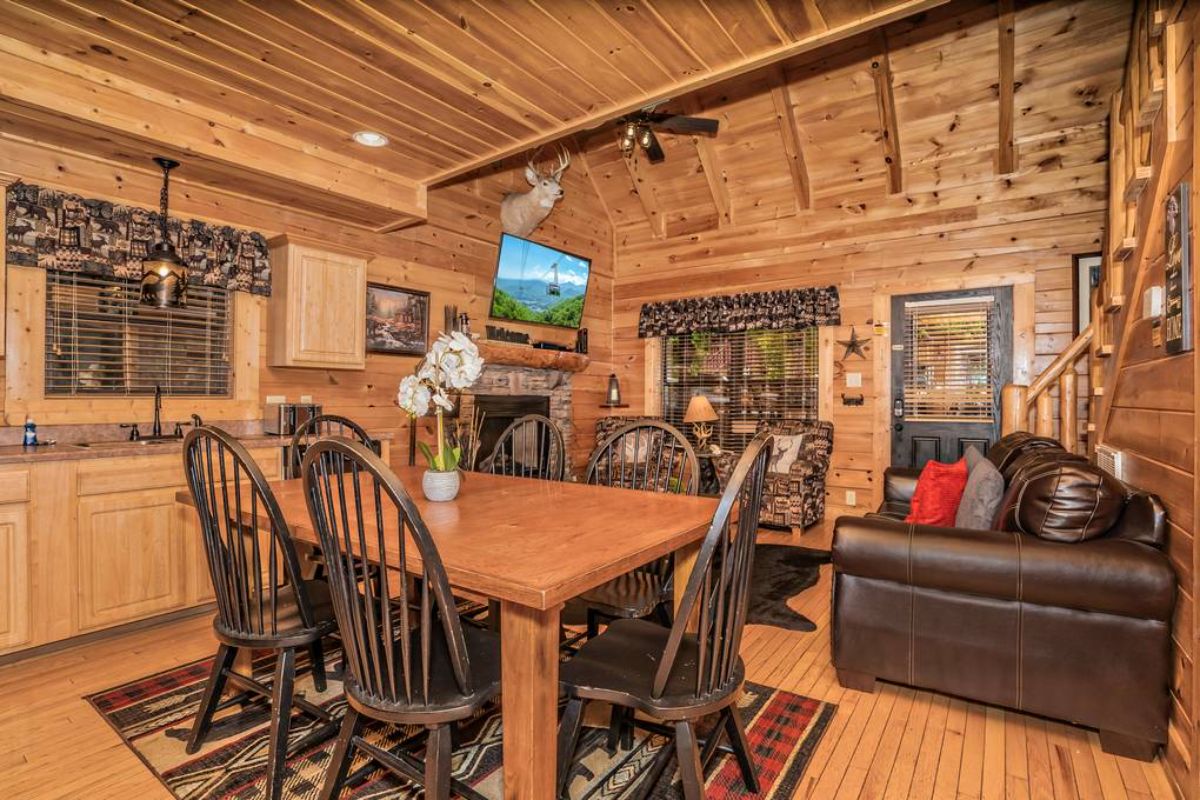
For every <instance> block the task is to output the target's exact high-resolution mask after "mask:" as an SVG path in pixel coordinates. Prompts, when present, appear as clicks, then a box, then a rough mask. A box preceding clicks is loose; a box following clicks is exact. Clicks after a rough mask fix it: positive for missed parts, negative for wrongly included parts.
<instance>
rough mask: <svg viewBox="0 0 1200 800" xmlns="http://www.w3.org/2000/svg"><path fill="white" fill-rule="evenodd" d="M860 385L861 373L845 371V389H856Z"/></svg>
mask: <svg viewBox="0 0 1200 800" xmlns="http://www.w3.org/2000/svg"><path fill="white" fill-rule="evenodd" d="M861 386H862V373H861V372H847V373H846V388H847V389H858V388H860V387H861Z"/></svg>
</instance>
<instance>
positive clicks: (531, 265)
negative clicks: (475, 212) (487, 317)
mask: <svg viewBox="0 0 1200 800" xmlns="http://www.w3.org/2000/svg"><path fill="white" fill-rule="evenodd" d="M591 266H592V262H591V260H590V259H587V258H584V257H582V256H577V255H574V254H572V253H567V252H564V251H562V250H555V249H554V248H553V247H547V246H546V245H544V244H538V243H537V242H531V241H529V240H528V239H522V238H521V237H519V236H513V235H512V234H508V233H505V234H502V235H501V236H500V255H499V257H498V258H497V260H496V282H495V285H494V286H493V288H492V310H491V316H492V318H493V319H502V320H508V321H510V322H532V323H534V324H538V325H554V326H557V327H560V328H578V327H579V323H580V322H581V321H582V320H583V301H584V298H585V297H586V296H587V285H588V273H589V272H590V271H591Z"/></svg>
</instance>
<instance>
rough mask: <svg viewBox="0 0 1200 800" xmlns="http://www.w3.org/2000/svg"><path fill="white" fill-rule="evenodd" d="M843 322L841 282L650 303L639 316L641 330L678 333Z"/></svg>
mask: <svg viewBox="0 0 1200 800" xmlns="http://www.w3.org/2000/svg"><path fill="white" fill-rule="evenodd" d="M841 323H842V309H841V300H840V298H839V297H838V290H837V287H836V286H821V287H815V288H809V289H780V290H778V291H772V292H743V293H741V294H724V295H713V296H710V297H686V298H682V299H679V300H663V301H660V302H657V303H646V304H645V305H643V306H642V313H641V316H640V317H639V319H638V336H640V337H642V338H648V337H651V336H676V335H679V334H686V333H694V332H696V331H712V332H714V333H732V332H735V331H751V330H799V329H801V328H811V327H813V326H816V325H840V324H841Z"/></svg>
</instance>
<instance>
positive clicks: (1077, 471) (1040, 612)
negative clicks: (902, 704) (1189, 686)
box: [832, 434, 1175, 760]
mask: <svg viewBox="0 0 1200 800" xmlns="http://www.w3.org/2000/svg"><path fill="white" fill-rule="evenodd" d="M1035 451H1036V452H1035ZM988 458H989V459H990V460H991V461H992V463H993V464H995V465H996V466H997V468H999V469H1000V471H1001V473H1002V474H1003V475H1004V476H1005V478H1006V481H1007V484H1006V491H1005V495H1004V499H1003V501H1002V503H1001V509H1000V511H999V513H998V514H997V517H996V521H995V524H994V525H993V529H992V530H965V529H958V528H938V527H932V526H926V525H915V524H909V523H906V522H904V521H903V517H904V515H905V514H907V511H908V509H907V504H908V501H909V500H910V499H911V497H912V492H913V489H914V488H915V485H916V477H915V473H914V472H912V471H908V470H889V471H888V472H887V473H886V475H885V500H884V503H883V505H882V506H881V508H880V510H879V512H877V513H876V514H872V515H868V516H867V517H865V518H863V517H841V518H839V519H838V520H837V522H836V524H835V529H834V538H833V566H834V587H833V626H832V637H833V663H834V666H835V667H836V669H837V675H838V680H839V681H840V682H841V683H842V685H843V686H845V687H847V688H851V689H858V690H862V691H872V690H873V689H874V686H875V681H876V679H882V680H887V681H893V682H896V683H902V684H906V685H910V686H916V687H921V688H925V689H933V690H935V691H939V692H944V693H947V694H951V695H957V696H960V697H965V698H968V699H971V700H976V701H980V702H984V703H990V704H994V705H998V706H1005V707H1007V708H1013V709H1017V710H1020V711H1027V712H1030V713H1034V714H1040V715H1043V716H1047V717H1054V718H1057V719H1062V720H1066V721H1069V722H1073V723H1076V724H1079V725H1084V726H1088V727H1092V728H1096V729H1098V730H1099V733H1100V743H1101V746H1102V747H1103V748H1104V750H1105V751H1106V752H1110V753H1115V754H1119V755H1126V756H1131V757H1134V758H1140V759H1143V760H1150V759H1152V758H1153V757H1154V754H1155V751H1156V750H1157V747H1158V746H1159V745H1161V744H1163V743H1165V742H1166V739H1167V714H1168V711H1169V708H1170V694H1169V692H1170V679H1171V653H1170V647H1171V644H1170V637H1171V616H1172V612H1173V610H1174V606H1175V576H1174V573H1173V571H1172V569H1171V566H1170V563H1169V561H1168V560H1167V557H1166V555H1165V553H1164V552H1163V547H1164V544H1165V536H1166V531H1165V527H1166V525H1165V515H1164V511H1163V506H1162V504H1161V502H1160V501H1159V500H1158V498H1157V497H1155V496H1154V495H1152V494H1148V493H1145V492H1141V491H1138V490H1135V489H1132V488H1130V487H1128V486H1126V485H1124V484H1122V483H1120V482H1119V481H1116V480H1115V479H1113V478H1111V477H1110V476H1108V475H1107V474H1105V473H1103V472H1101V471H1100V470H1098V469H1097V468H1095V467H1093V466H1091V465H1089V464H1087V463H1086V461H1084V460H1082V459H1080V458H1078V457H1072V456H1070V454H1067V453H1066V452H1065V451H1063V450H1062V449H1061V448H1059V447H1057V445H1056V444H1055V443H1054V442H1052V441H1051V440H1048V439H1040V438H1039V437H1032V436H1030V435H1028V434H1022V435H1014V436H1012V437H1006V438H1005V439H1002V440H1001V441H1000V442H998V443H997V444H996V445H994V446H993V447H992V449H991V451H990V452H989V453H988ZM897 517H898V518H897Z"/></svg>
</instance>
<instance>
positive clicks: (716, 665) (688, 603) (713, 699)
mask: <svg viewBox="0 0 1200 800" xmlns="http://www.w3.org/2000/svg"><path fill="white" fill-rule="evenodd" d="M771 444H772V439H771V436H770V435H769V434H765V433H764V434H759V435H758V436H757V437H755V439H754V440H753V441H752V442H751V443H750V446H749V447H747V448H746V451H745V453H743V454H742V458H741V460H740V461H739V462H738V465H737V468H736V469H735V470H734V472H733V476H732V477H731V478H730V481H729V485H728V486H727V487H726V489H725V491H724V493H723V494H722V495H721V500H720V503H719V504H718V506H717V511H716V513H715V514H714V515H713V520H712V524H711V525H710V526H709V528H708V533H707V534H705V537H704V541H703V543H702V544H701V546H700V553H699V555H698V556H697V558H696V564H695V566H694V568H693V571H692V574H691V577H690V578H689V579H688V583H687V588H686V590H685V591H684V595H683V600H682V602H681V603H680V606H679V613H678V614H677V615H676V617H675V622H674V624H673V625H672V626H671V627H670V628H663V627H662V626H659V625H655V624H654V623H652V622H649V621H648V620H641V619H621V620H616V621H615V622H613V623H612V624H611V625H610V626H609V627H608V629H607V630H605V631H604V633H602V634H600V635H599V636H597V637H596V638H594V639H590V640H588V642H587V643H586V644H584V645H583V646H582V647H581V648H580V649H579V652H578V654H577V655H576V656H575V658H573V659H571V660H570V661H568V662H566V663H565V664H563V666H562V668H561V672H560V673H559V674H560V685H561V687H562V690H563V692H564V693H565V694H566V696H567V706H566V709H565V710H564V712H563V717H562V722H561V725H560V727H559V744H558V747H559V752H558V776H559V777H558V791H559V794H560V796H561V795H562V793H563V792H564V791H565V790H566V787H567V783H568V779H569V776H570V774H571V771H570V765H571V762H572V761H573V760H574V754H575V748H576V745H577V744H578V740H579V733H580V728H581V726H582V722H583V706H584V703H585V702H586V701H588V700H602V701H605V702H608V703H612V704H613V706H614V708H625V709H629V710H631V711H632V710H636V711H640V712H642V713H643V714H645V715H647V716H650V717H652V718H653V719H655V720H658V721H661V722H666V723H671V724H672V725H673V728H674V731H673V732H674V736H675V747H674V751H675V754H676V755H677V756H678V760H679V772H680V776H681V778H682V781H683V793H684V797H685V798H686V800H701V799H702V798H703V797H704V768H705V766H706V765H707V764H709V763H710V761H711V760H712V758H713V756H714V755H716V753H717V752H720V751H721V747H720V745H721V739H722V737H724V738H726V739H727V740H728V749H729V750H730V751H731V752H732V754H733V755H734V757H735V758H736V759H737V763H738V766H739V767H740V768H741V773H742V782H743V783H744V784H745V787H746V790H747V791H749V792H750V793H752V794H757V793H758V779H757V777H756V776H755V772H754V763H753V761H752V759H751V757H750V748H749V745H748V743H747V741H746V734H745V729H744V727H743V724H742V721H741V719H740V718H739V716H738V710H737V701H738V697H739V694H740V692H741V689H742V684H743V682H744V680H745V666H744V665H743V663H742V658H741V655H740V654H739V649H740V647H741V640H742V630H743V628H744V627H745V622H746V609H747V606H748V602H749V592H750V577H751V575H752V574H753V568H754V544H755V538H756V535H757V532H758V511H759V506H760V505H761V502H762V492H763V479H764V476H765V474H766V471H767V464H768V462H769V460H770V455H771ZM735 508H736V510H737V514H736V518H735V515H734V510H735ZM693 624H694V626H695V632H694V633H693V632H690V631H689V628H690V627H692V626H693ZM710 714H718V715H719V716H718V719H717V724H716V726H715V727H714V728H713V729H712V731H711V732H710V733H709V735H708V740H707V741H705V742H701V741H700V740H699V738H698V737H697V731H696V723H697V721H698V720H700V719H701V718H702V717H705V716H708V715H710ZM638 724H643V723H638ZM655 729H656V730H661V731H665V732H668V733H669V732H670V729H669V728H661V727H656V728H655ZM671 751H672V748H670V747H663V748H662V750H661V752H660V753H659V754H658V756H657V757H656V758H655V760H654V762H652V763H651V765H650V767H649V768H648V770H647V775H646V777H645V778H644V779H643V781H642V783H641V784H640V785H639V788H638V798H637V800H641V798H644V797H646V796H648V795H649V793H650V792H651V791H652V790H653V788H654V785H655V784H656V783H657V782H658V779H659V777H660V776H661V775H662V772H663V770H664V769H665V768H666V766H667V764H668V763H669V762H670V756H671Z"/></svg>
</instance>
